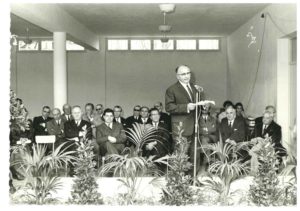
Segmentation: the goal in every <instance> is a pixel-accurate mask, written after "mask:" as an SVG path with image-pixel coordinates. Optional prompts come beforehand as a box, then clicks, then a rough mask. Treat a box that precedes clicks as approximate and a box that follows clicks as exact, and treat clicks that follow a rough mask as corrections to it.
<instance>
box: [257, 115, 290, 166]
mask: <svg viewBox="0 0 300 211" xmlns="http://www.w3.org/2000/svg"><path fill="white" fill-rule="evenodd" d="M256 137H261V138H268V137H271V140H272V143H274V147H275V151H276V152H278V155H279V156H280V157H283V156H286V150H285V148H284V147H283V146H282V143H281V138H282V134H281V127H280V126H279V125H278V124H277V123H276V122H274V113H272V112H269V111H265V112H264V114H263V116H262V122H261V123H258V124H256V125H255V129H254V137H253V138H256ZM280 161H281V160H280Z"/></svg>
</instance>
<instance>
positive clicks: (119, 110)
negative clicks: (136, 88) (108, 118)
mask: <svg viewBox="0 0 300 211" xmlns="http://www.w3.org/2000/svg"><path fill="white" fill-rule="evenodd" d="M121 114H122V107H121V106H119V105H116V106H115V107H114V122H119V123H120V124H121V125H123V127H124V128H127V126H126V120H125V118H123V117H122V116H121Z"/></svg>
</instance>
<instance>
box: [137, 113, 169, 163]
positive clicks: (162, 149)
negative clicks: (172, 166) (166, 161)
mask: <svg viewBox="0 0 300 211" xmlns="http://www.w3.org/2000/svg"><path fill="white" fill-rule="evenodd" d="M150 119H151V120H152V123H151V125H152V126H153V127H154V128H155V130H156V133H155V138H156V139H157V141H153V142H150V143H148V144H146V146H145V149H143V155H144V156H146V157H148V156H150V155H155V156H157V157H158V158H159V157H163V156H165V155H166V154H169V153H171V147H172V143H171V139H170V133H169V130H168V126H167V125H166V124H165V123H163V122H160V121H159V119H160V113H159V110H158V109H157V108H152V109H151V110H150Z"/></svg>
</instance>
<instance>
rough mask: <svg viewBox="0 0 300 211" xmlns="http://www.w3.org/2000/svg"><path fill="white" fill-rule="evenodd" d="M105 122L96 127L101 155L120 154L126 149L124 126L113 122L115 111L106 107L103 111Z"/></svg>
mask: <svg viewBox="0 0 300 211" xmlns="http://www.w3.org/2000/svg"><path fill="white" fill-rule="evenodd" d="M103 119H104V123H102V124H101V125H100V126H98V127H96V140H97V143H98V145H99V148H100V154H101V156H105V155H109V154H120V153H121V152H122V151H123V149H124V144H125V141H126V134H125V130H124V128H123V126H122V125H121V124H120V123H118V122H113V119H114V111H113V110H112V109H109V108H107V109H105V110H104V112H103Z"/></svg>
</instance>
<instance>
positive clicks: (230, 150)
mask: <svg viewBox="0 0 300 211" xmlns="http://www.w3.org/2000/svg"><path fill="white" fill-rule="evenodd" d="M248 145H249V143H246V142H240V143H234V144H232V143H225V144H224V143H223V142H222V141H219V142H217V143H213V144H207V145H205V146H203V148H204V149H205V150H207V152H210V153H209V154H208V156H209V159H210V160H212V162H211V163H210V164H209V168H208V172H209V173H211V174H213V175H216V176H218V177H219V178H220V180H219V182H218V183H217V184H216V183H215V182H216V181H214V180H211V182H210V183H208V184H216V185H217V186H216V187H218V189H217V192H219V194H220V201H221V203H222V204H224V205H228V203H229V199H230V197H229V190H230V186H231V183H232V182H233V181H234V180H236V179H238V178H240V177H241V176H242V175H245V174H247V173H248V172H249V162H243V160H242V159H241V158H239V152H240V150H241V149H247V147H248ZM212 182H214V183H212ZM209 186H210V187H212V188H213V189H215V188H214V187H213V186H212V185H209Z"/></svg>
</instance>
